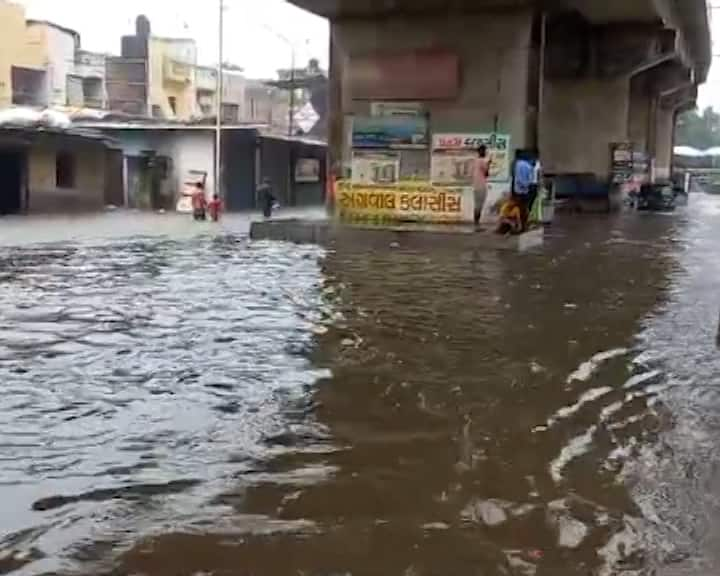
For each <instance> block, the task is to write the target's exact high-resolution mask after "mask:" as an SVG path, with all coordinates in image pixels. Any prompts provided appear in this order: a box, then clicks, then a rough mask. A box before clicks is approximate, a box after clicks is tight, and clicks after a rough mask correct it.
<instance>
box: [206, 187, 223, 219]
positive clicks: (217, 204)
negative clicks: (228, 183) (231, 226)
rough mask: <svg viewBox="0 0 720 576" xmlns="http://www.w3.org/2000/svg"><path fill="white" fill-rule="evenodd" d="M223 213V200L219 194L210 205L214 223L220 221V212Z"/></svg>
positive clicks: (209, 210) (209, 209)
mask: <svg viewBox="0 0 720 576" xmlns="http://www.w3.org/2000/svg"><path fill="white" fill-rule="evenodd" d="M221 211H222V200H220V197H219V196H218V195H217V194H213V198H212V200H210V202H209V203H208V212H210V218H211V219H212V221H213V222H217V221H218V220H220V212H221Z"/></svg>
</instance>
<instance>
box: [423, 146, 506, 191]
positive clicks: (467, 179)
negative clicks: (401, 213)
mask: <svg viewBox="0 0 720 576" xmlns="http://www.w3.org/2000/svg"><path fill="white" fill-rule="evenodd" d="M482 144H484V145H485V146H487V149H488V155H489V156H490V160H491V162H490V178H489V179H490V181H497V182H502V181H506V180H508V179H509V178H510V136H509V135H507V134H479V133H478V134H435V136H434V137H433V151H432V165H431V178H432V181H433V182H435V183H436V184H446V185H453V186H470V185H472V177H473V166H474V163H475V160H476V158H477V149H478V148H479V147H480V145H482Z"/></svg>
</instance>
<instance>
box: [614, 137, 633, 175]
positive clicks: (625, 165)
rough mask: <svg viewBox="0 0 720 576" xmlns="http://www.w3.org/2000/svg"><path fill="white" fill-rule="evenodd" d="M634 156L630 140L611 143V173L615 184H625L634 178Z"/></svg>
mask: <svg viewBox="0 0 720 576" xmlns="http://www.w3.org/2000/svg"><path fill="white" fill-rule="evenodd" d="M634 156H635V155H634V153H633V145H632V144H631V143H630V142H615V143H613V144H611V145H610V173H611V176H612V182H613V184H625V183H626V182H628V181H630V180H632V177H633V164H634Z"/></svg>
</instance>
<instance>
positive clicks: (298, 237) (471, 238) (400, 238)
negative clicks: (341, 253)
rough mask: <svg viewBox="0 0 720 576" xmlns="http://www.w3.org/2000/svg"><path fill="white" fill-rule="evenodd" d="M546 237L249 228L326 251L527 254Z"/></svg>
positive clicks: (288, 222)
mask: <svg viewBox="0 0 720 576" xmlns="http://www.w3.org/2000/svg"><path fill="white" fill-rule="evenodd" d="M544 237H545V233H544V229H543V228H536V229H533V230H530V231H528V232H526V233H524V234H520V235H518V236H500V235H498V234H495V233H494V232H492V231H491V230H489V229H487V230H479V231H477V230H475V228H474V227H473V226H467V225H462V226H461V225H447V224H434V225H431V224H412V223H397V224H394V225H385V226H377V225H370V224H356V223H353V224H348V223H339V222H335V221H331V220H303V219H278V220H265V221H262V222H253V224H252V226H251V228H250V238H251V240H274V241H281V242H292V243H294V244H317V245H319V246H325V247H331V246H333V245H334V244H336V243H338V242H342V243H347V242H352V243H355V244H357V245H367V246H370V247H376V246H378V247H385V248H387V247H392V248H399V247H403V248H418V249H422V248H426V247H427V248H430V247H437V246H438V245H442V246H447V247H453V248H466V249H467V248H470V249H473V248H474V249H478V248H479V249H485V250H501V251H513V252H525V251H528V250H531V249H534V248H538V247H540V246H542V245H543V243H544Z"/></svg>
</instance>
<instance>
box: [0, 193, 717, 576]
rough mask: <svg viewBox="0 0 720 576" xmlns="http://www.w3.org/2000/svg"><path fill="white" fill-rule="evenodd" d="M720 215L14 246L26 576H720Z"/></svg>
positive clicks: (2, 289)
mask: <svg viewBox="0 0 720 576" xmlns="http://www.w3.org/2000/svg"><path fill="white" fill-rule="evenodd" d="M718 207H720V204H718V203H716V202H714V201H713V200H712V199H707V198H703V199H699V200H697V201H696V202H695V204H694V206H692V207H691V209H690V211H689V212H688V213H687V214H685V215H676V216H674V217H672V218H665V217H662V216H656V215H651V216H650V217H637V218H634V217H629V218H618V219H615V220H608V219H607V218H600V219H597V220H593V219H589V218H580V219H574V220H572V221H569V222H565V223H561V225H560V226H558V227H556V228H555V229H554V230H553V232H552V238H551V240H550V242H549V245H548V246H547V247H546V248H545V249H544V250H543V251H541V252H539V253H535V254H526V255H514V254H504V255H501V254H496V253H494V252H487V251H483V250H477V251H465V252H457V251H453V250H448V249H445V248H443V247H442V246H438V247H436V248H433V249H432V250H426V249H423V250H421V251H419V250H418V251H413V250H409V249H406V248H404V247H403V246H402V245H401V246H392V247H391V246H384V245H376V246H371V247H368V246H358V245H339V246H337V247H335V249H333V250H331V251H328V252H327V253H323V252H321V251H319V250H316V249H312V248H299V247H295V246H290V245H280V244H257V245H250V244H247V243H246V242H245V241H244V240H242V239H241V238H237V237H232V236H230V237H227V236H225V235H222V236H220V237H218V238H216V239H212V238H210V237H202V238H193V239H183V240H181V239H175V240H165V241H162V242H159V243H158V242H156V241H153V242H128V241H123V242H113V243H110V244H108V245H106V246H101V247H98V246H97V245H93V244H91V243H87V242H84V243H80V244H77V245H73V246H56V247H47V246H43V247H26V248H24V249H23V250H20V251H18V250H12V251H10V250H8V251H6V252H4V253H2V255H1V256H0V257H2V258H5V265H4V266H3V267H2V270H3V274H5V276H3V279H2V280H0V310H1V311H2V315H3V318H5V317H7V318H9V319H10V321H9V323H7V325H6V326H3V328H2V331H0V378H1V379H2V382H3V384H2V385H3V387H4V388H5V390H4V394H3V400H2V401H3V402H4V403H5V405H6V406H7V408H6V409H5V410H4V411H2V412H0V438H2V442H3V444H4V446H3V450H2V451H1V452H0V454H1V456H0V457H1V458H3V466H4V467H6V468H7V469H8V473H7V475H4V476H3V484H2V485H1V486H0V496H2V499H3V501H8V502H10V503H11V504H10V506H11V510H10V512H11V514H9V515H7V516H3V519H2V520H0V522H7V524H6V525H3V526H2V530H3V533H5V534H9V536H7V537H6V539H5V540H4V541H3V542H2V544H1V545H0V550H3V551H9V550H13V551H15V553H14V555H13V556H6V560H0V571H2V569H3V568H6V566H5V565H4V564H3V562H6V563H7V566H9V567H10V568H13V567H17V566H20V565H24V567H23V568H22V569H21V570H20V571H19V572H18V573H27V574H36V573H42V572H43V570H45V571H49V572H58V571H60V572H69V573H76V572H80V573H83V574H96V573H98V572H110V573H112V574H117V575H118V576H119V575H125V574H147V575H163V576H164V575H168V576H170V575H172V576H176V575H178V574H188V575H190V574H237V573H249V574H252V573H263V574H308V575H311V574H312V575H330V574H354V575H362V574H400V575H406V576H423V575H433V574H449V575H453V574H458V575H467V574H488V575H496V574H497V575H505V574H510V575H516V574H519V575H525V574H527V575H538V576H545V575H547V576H550V575H552V576H558V575H561V576H565V575H568V576H570V575H583V576H584V575H587V574H608V575H615V574H641V573H646V572H648V573H649V572H650V571H652V570H656V569H657V570H659V573H661V574H666V573H667V574H674V573H675V571H678V572H677V573H678V574H679V573H681V572H680V571H681V570H684V569H685V568H686V567H687V566H690V567H692V568H695V569H697V568H698V567H702V568H703V569H705V570H706V571H708V573H710V572H712V569H711V568H709V567H711V566H712V561H713V558H712V554H713V552H712V550H713V545H714V544H715V542H713V540H712V538H713V536H712V534H714V533H715V532H713V531H712V530H710V528H711V527H712V526H718V525H720V522H718V520H720V514H716V513H715V512H714V510H717V509H718V507H717V506H716V505H715V502H714V500H713V498H714V496H713V494H717V493H718V491H717V490H715V489H714V488H713V487H717V486H720V483H719V479H720V474H718V473H717V472H716V470H715V467H714V466H713V465H712V464H708V463H712V462H714V461H716V460H717V458H716V456H717V452H716V449H715V448H714V443H713V442H712V439H713V434H712V433H713V431H714V430H715V429H716V428H715V425H716V417H715V414H716V413H717V410H714V407H715V394H714V392H713V389H714V388H713V386H712V385H711V383H712V382H713V381H714V380H717V378H716V375H717V371H718V369H720V363H719V362H718V361H717V359H716V354H717V352H716V350H715V348H714V346H715V344H714V339H715V332H714V331H715V329H716V324H715V322H716V319H717V309H715V310H713V312H712V315H711V314H710V311H711V309H713V308H714V307H716V306H717V302H713V298H714V297H713V294H717V288H718V283H720V268H715V266H717V264H716V262H713V263H712V264H708V262H709V261H710V260H712V258H711V254H712V253H713V251H716V250H718V249H720V236H718V235H717V234H716V233H715V232H714V230H713V226H712V220H713V218H712V216H713V210H714V209H717V208H718ZM716 236H717V237H716ZM709 317H712V318H713V322H707V318H709ZM713 354H714V356H713ZM5 476H7V481H5V480H6V478H5ZM33 507H34V509H33ZM701 534H710V536H707V537H704V538H699V537H698V535H701ZM715 549H717V547H715ZM17 551H20V553H21V557H20V558H18V554H17V553H16V552H17ZM22 554H24V555H25V556H22ZM33 559H37V560H36V561H34V562H31V563H26V562H27V560H33ZM10 562H15V564H13V565H11V564H10ZM688 570H690V569H689V568H688ZM687 573H697V572H691V571H688V572H687Z"/></svg>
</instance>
